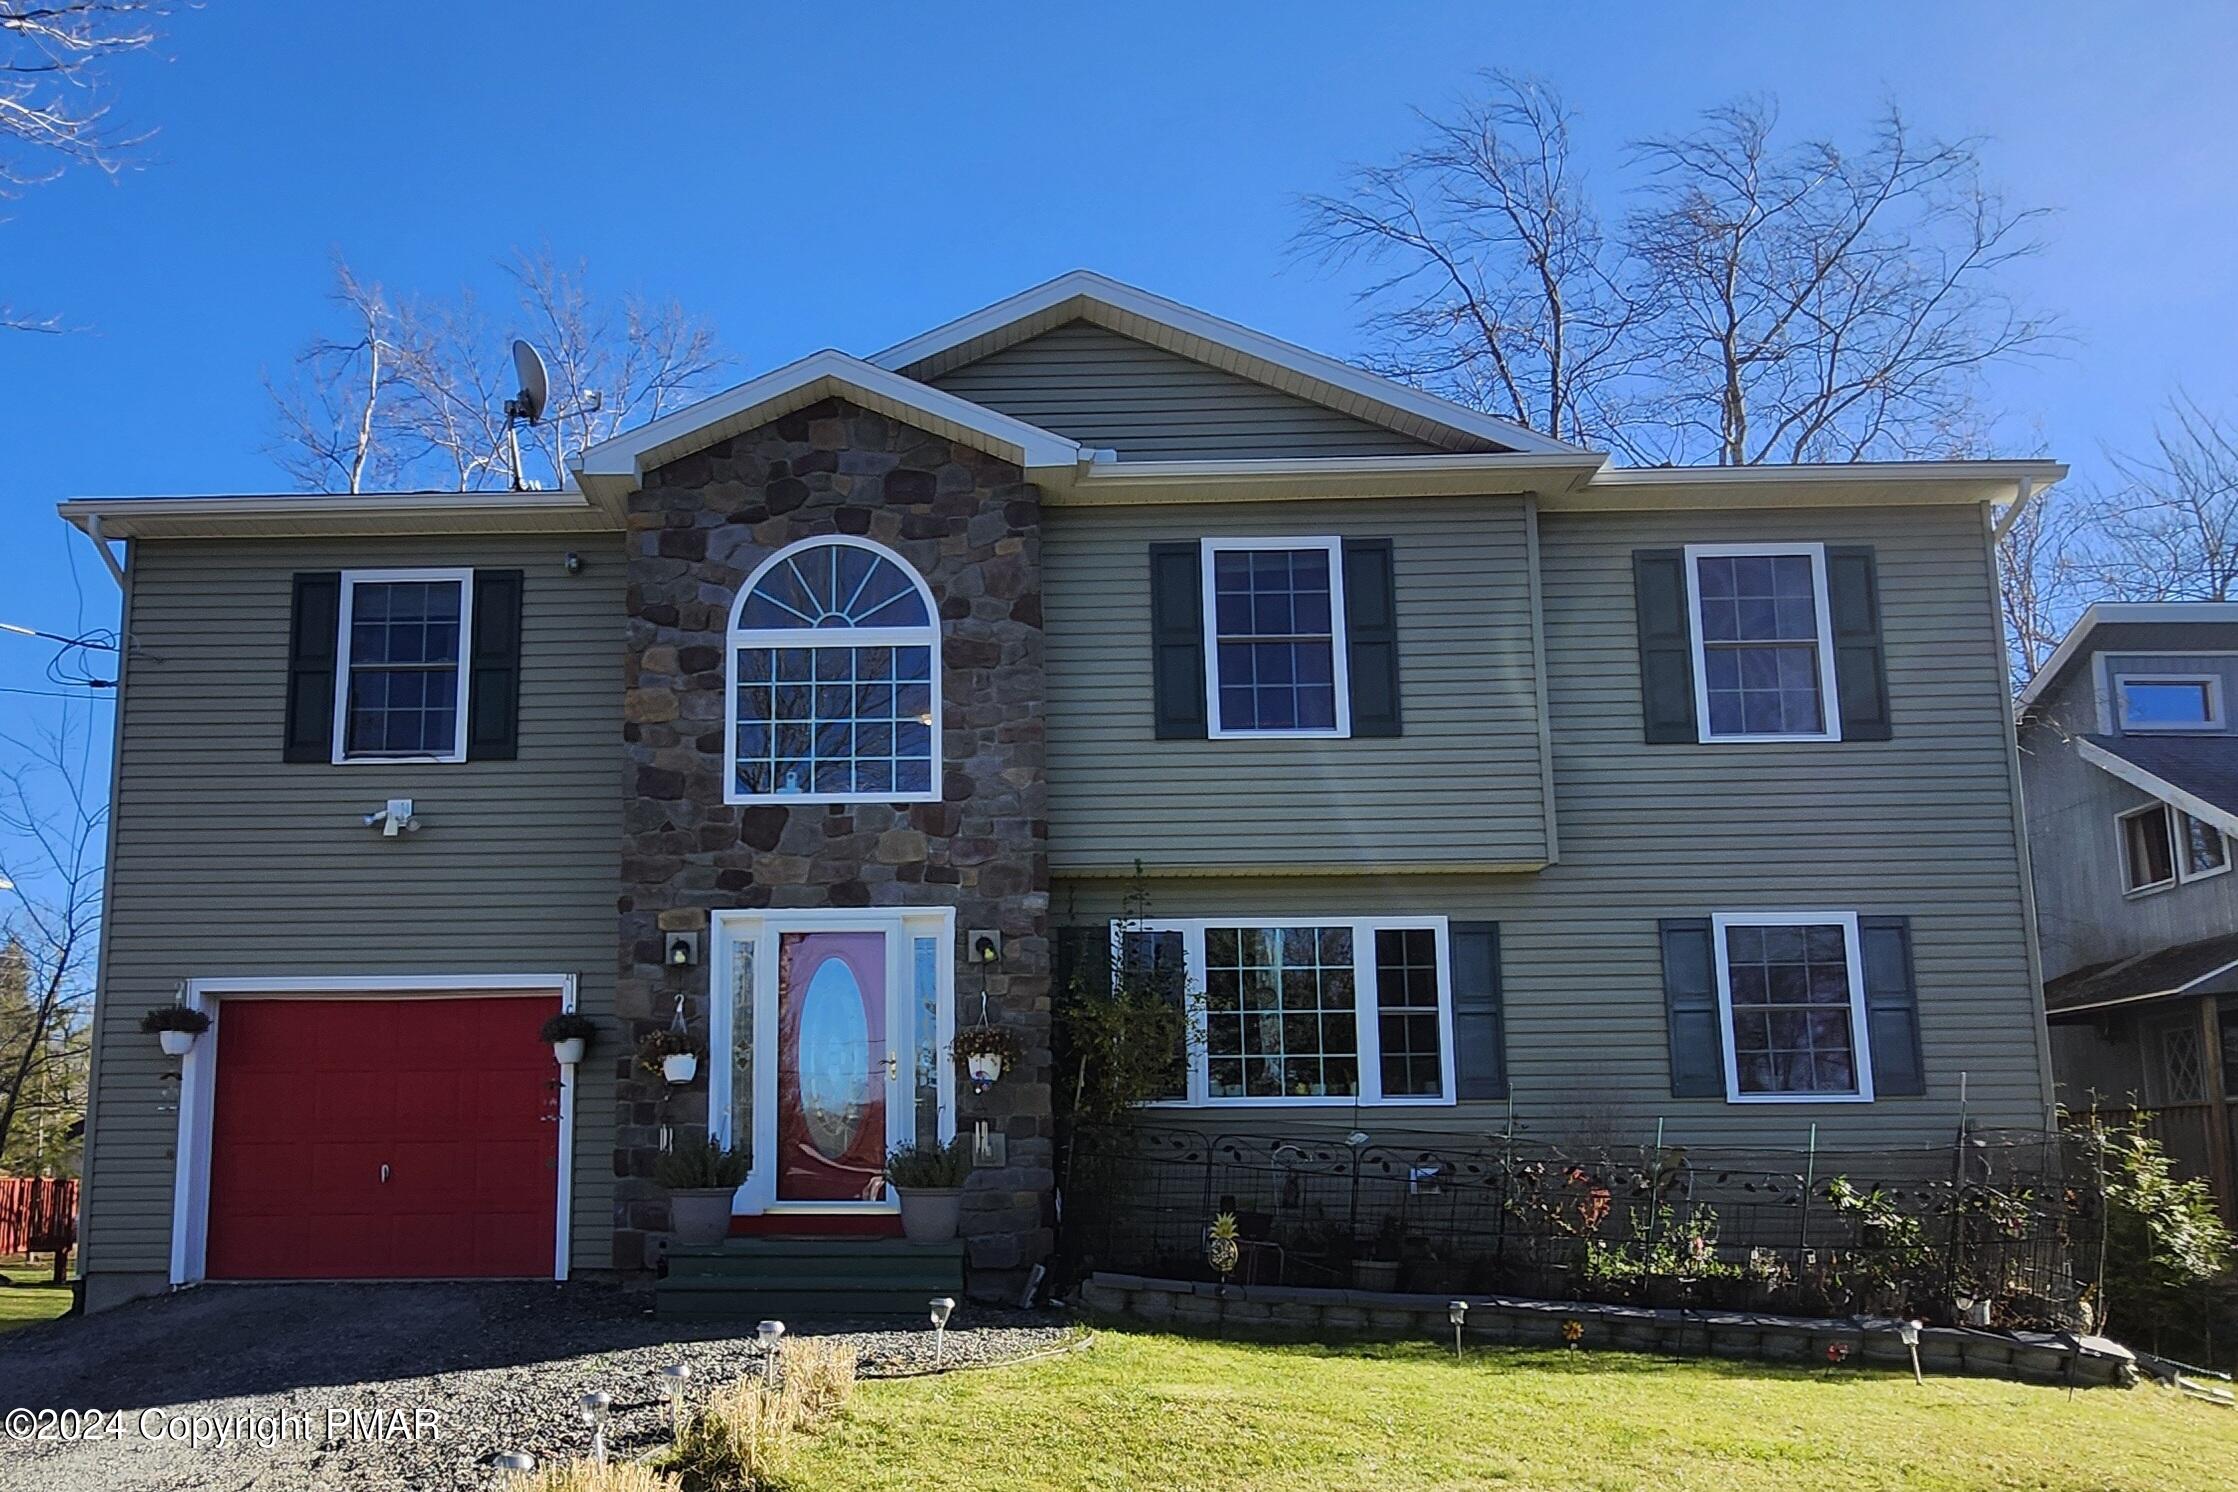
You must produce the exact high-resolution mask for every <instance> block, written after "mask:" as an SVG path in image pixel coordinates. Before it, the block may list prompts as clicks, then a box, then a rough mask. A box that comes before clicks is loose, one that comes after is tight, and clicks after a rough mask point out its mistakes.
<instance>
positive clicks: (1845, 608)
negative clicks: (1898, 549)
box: [1826, 545, 1891, 741]
mask: <svg viewBox="0 0 2238 1492" xmlns="http://www.w3.org/2000/svg"><path fill="white" fill-rule="evenodd" d="M1826 606H1827V610H1828V611H1830V612H1831V613H1833V617H1832V620H1833V627H1832V631H1833V633H1834V692H1835V697H1836V698H1837V699H1839V700H1840V701H1841V707H1842V739H1843V740H1845V741H1886V740H1888V739H1889V738H1890V735H1891V722H1890V720H1889V711H1888V660H1887V658H1886V656H1885V653H1884V651H1883V649H1882V647H1881V588H1880V573H1879V570H1878V567H1877V566H1876V565H1875V564H1874V561H1873V551H1872V550H1871V549H1870V548H1869V547H1866V546H1863V545H1858V546H1853V547H1849V548H1838V547H1834V546H1831V545H1830V546H1828V548H1827V551H1826Z"/></svg>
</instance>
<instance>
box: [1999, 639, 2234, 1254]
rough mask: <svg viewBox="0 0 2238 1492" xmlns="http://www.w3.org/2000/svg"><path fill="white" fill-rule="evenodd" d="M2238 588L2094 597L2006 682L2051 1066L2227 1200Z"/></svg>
mask: <svg viewBox="0 0 2238 1492" xmlns="http://www.w3.org/2000/svg"><path fill="white" fill-rule="evenodd" d="M2234 703H2238V603H2214V602H2168V603H2161V604H2147V605H2097V606H2093V607H2091V608H2090V609H2089V610H2088V611H2086V612H2084V613H2083V616H2082V620H2081V621H2079V622H2077V623H2076V624H2075V628H2074V630H2073V631H2071V632H2069V633H2068V634H2067V636H2066V637H2065V638H2064V639H2062V640H2061V642H2060V644H2059V648H2058V650H2057V651H2056V652H2054V653H2053V654H2052V656H2051V657H2050V659H2048V660H2047V661H2046V662H2045V664H2044V666H2043V668H2042V669H2041V670H2039V671H2038V672H2037V674H2036V676H2035V677H2034V678H2033V679H2030V680H2029V681H2028V685H2027V687H2026V688H2025V689H2023V690H2022V691H2021V696H2020V708H2021V726H2020V742H2021V771H2022V776H2023V779H2024V781H2025V783H2026V789H2027V801H2028V832H2029V842H2030V845H2031V849H2032V854H2033V860H2034V865H2035V878H2036V906H2037V920H2038V926H2039V928H2040V931H2041V937H2042V942H2043V963H2044V980H2045V982H2044V1009H2045V1013H2046V1015H2047V1017H2048V1018H2049V1020H2050V1023H2051V1041H2052V1058H2053V1063H2052V1069H2053V1075H2054V1077H2055V1079H2056V1081H2057V1084H2058V1095H2059V1100H2060V1102H2061V1103H2062V1104H2064V1105H2066V1106H2067V1107H2068V1108H2070V1109H2082V1108H2085V1107H2087V1106H2089V1105H2090V1104H2091V1103H2093V1102H2096V1103H2097V1104H2099V1105H2100V1106H2101V1107H2103V1108H2111V1109H2126V1108H2130V1107H2149V1108H2150V1109H2151V1110H2152V1111H2153V1113H2154V1115H2155V1121H2154V1127H2155V1130H2156V1132H2157V1133H2158V1134H2159V1136H2160V1138H2161V1140H2162V1142H2163V1143H2164V1144H2166V1145H2167V1147H2168V1149H2169V1151H2170V1153H2171V1154H2173V1155H2174V1156H2175V1157H2176V1158H2177V1159H2178V1160H2179V1161H2181V1162H2182V1163H2183V1165H2184V1166H2185V1167H2186V1169H2188V1170H2189V1171H2190V1172H2191V1173H2192V1174H2194V1175H2198V1176H2203V1177H2206V1178H2208V1179H2209V1180H2210V1181H2212V1182H2213V1183H2214V1186H2215V1189H2216V1193H2217V1195H2218V1196H2219V1197H2220V1198H2221V1200H2222V1204H2223V1208H2224V1210H2225V1211H2226V1212H2228V1213H2231V1214H2232V1215H2233V1216H2234V1217H2238V1179H2234V1177H2233V1172H2232V1152H2233V1150H2234V1149H2238V876H2233V875H2231V874H2230V867H2231V857H2232V854H2233V849H2234V847H2233V843H2232V836H2238V720H2233V718H2232V716H2231V713H2230V711H2231V707H2232V705H2233V704H2234Z"/></svg>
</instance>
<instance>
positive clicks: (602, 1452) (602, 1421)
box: [575, 1388, 614, 1466]
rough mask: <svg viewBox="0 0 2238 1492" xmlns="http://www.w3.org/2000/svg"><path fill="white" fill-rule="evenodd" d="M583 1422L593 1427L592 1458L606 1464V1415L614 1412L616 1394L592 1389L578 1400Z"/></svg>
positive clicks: (577, 1404)
mask: <svg viewBox="0 0 2238 1492" xmlns="http://www.w3.org/2000/svg"><path fill="white" fill-rule="evenodd" d="M575 1407H576V1408H577V1409H579V1410H581V1411H582V1415H583V1423H584V1424H586V1425H589V1426H590V1427H591V1459H592V1460H593V1461H596V1462H597V1463H598V1464H599V1465H601V1466H603V1465H605V1464H606V1417H607V1416H608V1415H610V1414H612V1413H613V1412H614V1396H613V1395H612V1394H610V1393H608V1392H607V1391H606V1390H605V1389H603V1388H597V1389H592V1390H591V1391H590V1392H589V1393H587V1394H585V1395H583V1397H582V1398H581V1399H579V1400H577V1401H576V1404H575Z"/></svg>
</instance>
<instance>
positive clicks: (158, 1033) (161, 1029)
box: [140, 1005, 210, 1057]
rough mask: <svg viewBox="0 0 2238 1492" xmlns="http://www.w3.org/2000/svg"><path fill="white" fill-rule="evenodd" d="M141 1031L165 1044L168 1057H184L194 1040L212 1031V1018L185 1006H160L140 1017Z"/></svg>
mask: <svg viewBox="0 0 2238 1492" xmlns="http://www.w3.org/2000/svg"><path fill="white" fill-rule="evenodd" d="M140 1029H141V1030H143V1031H145V1032H147V1033H148V1034H149V1035H151V1036H153V1037H154V1038H155V1039H156V1040H157V1041H159V1042H161V1043H162V1044H163V1055H165V1056H166V1057H184V1056H185V1055H186V1054H187V1053H188V1052H190V1051H192V1050H193V1049H194V1038H195V1037H197V1036H200V1035H201V1034H202V1033H203V1032H205V1031H207V1030H209V1029H210V1018H209V1017H208V1016H207V1015H205V1014H203V1013H202V1012H201V1011H199V1010H192V1009H189V1008H188V1007H186V1006H184V1005H159V1006H157V1007H156V1008H155V1009H153V1010H151V1011H149V1012H148V1013H147V1014H146V1015H143V1016H141V1017H140Z"/></svg>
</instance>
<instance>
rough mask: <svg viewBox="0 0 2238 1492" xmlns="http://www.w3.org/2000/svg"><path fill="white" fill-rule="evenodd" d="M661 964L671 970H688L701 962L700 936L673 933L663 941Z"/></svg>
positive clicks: (690, 933) (691, 933)
mask: <svg viewBox="0 0 2238 1492" xmlns="http://www.w3.org/2000/svg"><path fill="white" fill-rule="evenodd" d="M661 962H662V963H664V964H666V965H668V967H670V968H671V969H688V968H690V967H691V966H692V965H694V964H696V963H698V962H699V934H698V933H695V932H672V933H669V934H667V935H666V936H665V937H664V938H663V939H662V940H661Z"/></svg>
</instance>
